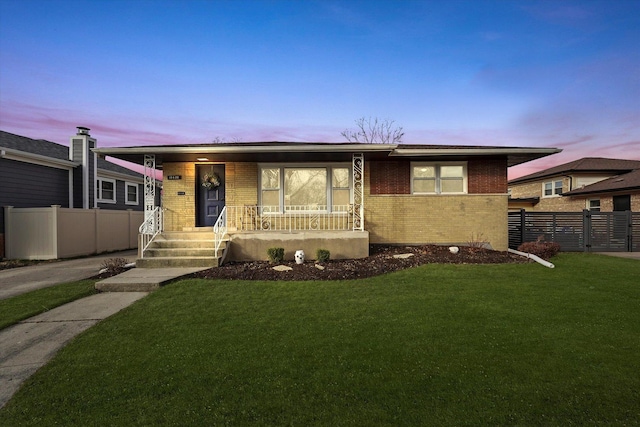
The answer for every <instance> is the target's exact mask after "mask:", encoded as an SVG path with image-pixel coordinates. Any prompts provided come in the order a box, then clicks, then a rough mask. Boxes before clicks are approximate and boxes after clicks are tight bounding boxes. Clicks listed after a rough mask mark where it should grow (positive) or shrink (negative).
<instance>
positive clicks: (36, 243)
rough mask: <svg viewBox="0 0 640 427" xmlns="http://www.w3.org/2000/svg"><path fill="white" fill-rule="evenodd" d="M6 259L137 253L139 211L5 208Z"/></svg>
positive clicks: (52, 207) (140, 217) (140, 220)
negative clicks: (129, 251) (135, 251)
mask: <svg viewBox="0 0 640 427" xmlns="http://www.w3.org/2000/svg"><path fill="white" fill-rule="evenodd" d="M4 209H5V211H4V221H5V224H4V230H5V258H7V259H57V258H71V257H76V256H83V255H92V254H99V253H103V252H111V251H119V250H127V249H136V248H137V247H138V228H139V227H140V224H142V221H143V219H144V213H143V212H139V211H132V210H126V211H122V210H120V211H116V210H106V209H69V208H62V207H60V206H51V207H49V208H13V207H5V208H4Z"/></svg>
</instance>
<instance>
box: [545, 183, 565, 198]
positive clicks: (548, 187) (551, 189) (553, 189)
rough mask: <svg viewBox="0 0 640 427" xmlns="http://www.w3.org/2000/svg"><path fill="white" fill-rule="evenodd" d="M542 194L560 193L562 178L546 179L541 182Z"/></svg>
mask: <svg viewBox="0 0 640 427" xmlns="http://www.w3.org/2000/svg"><path fill="white" fill-rule="evenodd" d="M542 194H543V196H544V197H553V196H559V195H561V194H562V180H561V179H559V180H557V181H548V182H544V183H542Z"/></svg>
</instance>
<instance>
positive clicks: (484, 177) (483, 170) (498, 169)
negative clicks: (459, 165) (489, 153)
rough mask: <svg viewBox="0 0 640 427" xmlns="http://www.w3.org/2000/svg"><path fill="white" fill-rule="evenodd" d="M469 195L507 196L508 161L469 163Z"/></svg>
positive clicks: (481, 160)
mask: <svg viewBox="0 0 640 427" xmlns="http://www.w3.org/2000/svg"><path fill="white" fill-rule="evenodd" d="M467 177H468V184H467V185H468V191H469V194H487V193H488V194H496V193H497V194H505V193H506V192H507V159H506V158H504V159H494V158H486V159H474V160H469V163H467Z"/></svg>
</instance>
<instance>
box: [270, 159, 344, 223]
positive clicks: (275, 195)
mask: <svg viewBox="0 0 640 427" xmlns="http://www.w3.org/2000/svg"><path fill="white" fill-rule="evenodd" d="M259 176H260V201H259V202H260V205H261V206H262V212H263V213H268V212H290V211H324V212H327V211H334V209H333V208H332V207H333V206H337V205H348V204H349V203H351V180H350V179H349V178H350V169H349V168H348V167H344V166H341V165H329V166H325V165H309V166H307V165H304V166H298V165H294V166H290V165H287V166H274V165H262V166H260V174H259Z"/></svg>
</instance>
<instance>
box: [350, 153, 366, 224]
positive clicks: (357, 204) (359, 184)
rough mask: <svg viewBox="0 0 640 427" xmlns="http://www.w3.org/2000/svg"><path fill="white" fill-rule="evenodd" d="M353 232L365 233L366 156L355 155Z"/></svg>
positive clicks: (353, 157) (353, 159) (353, 158)
mask: <svg viewBox="0 0 640 427" xmlns="http://www.w3.org/2000/svg"><path fill="white" fill-rule="evenodd" d="M352 161H353V231H364V155H363V154H362V153H353V156H352Z"/></svg>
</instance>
